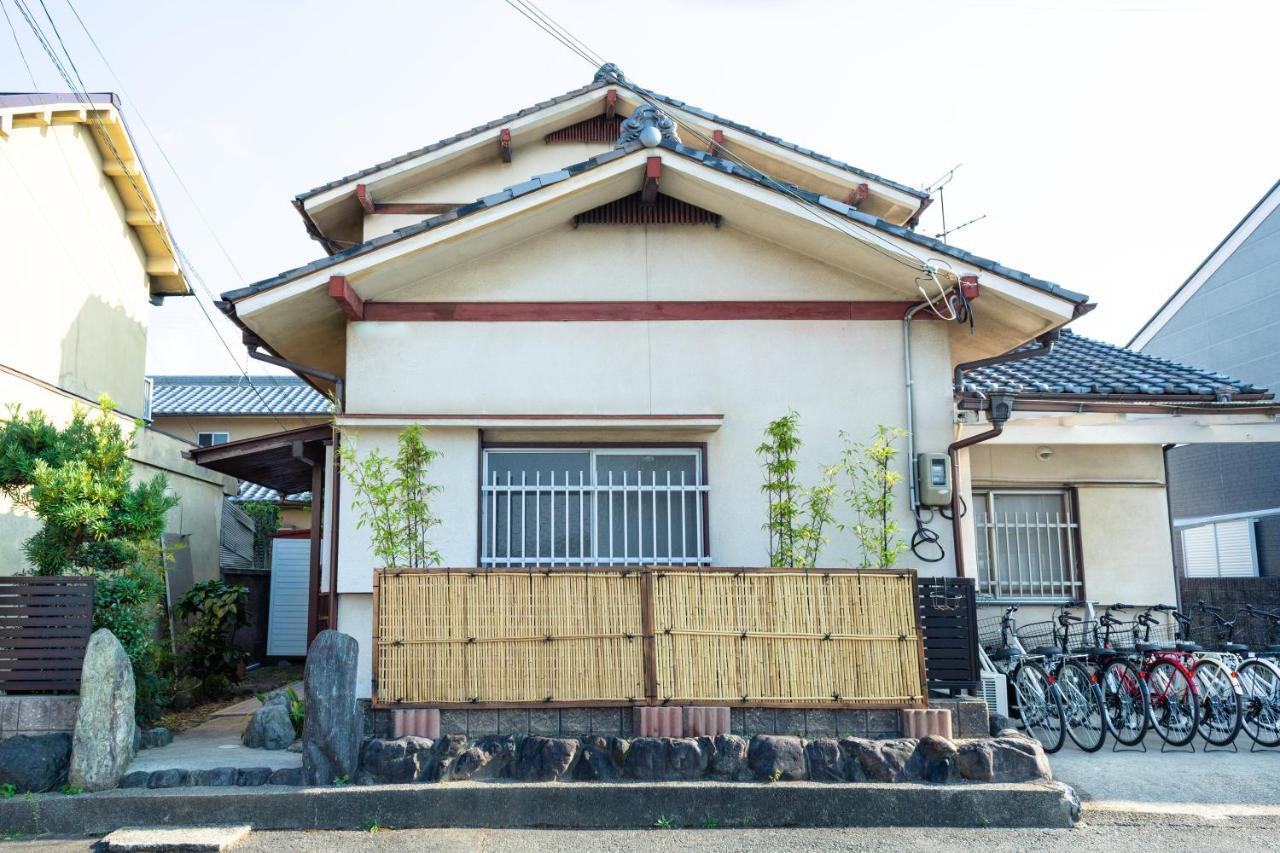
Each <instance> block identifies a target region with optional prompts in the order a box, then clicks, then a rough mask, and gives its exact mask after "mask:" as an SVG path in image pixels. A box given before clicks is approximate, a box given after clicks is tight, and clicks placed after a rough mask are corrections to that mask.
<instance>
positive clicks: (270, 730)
mask: <svg viewBox="0 0 1280 853" xmlns="http://www.w3.org/2000/svg"><path fill="white" fill-rule="evenodd" d="M295 737H296V734H295V732H294V730H293V720H292V719H290V717H289V708H288V706H286V705H281V704H279V703H270V704H264V705H263V706H262V707H261V708H259V709H258V710H256V711H254V712H253V716H252V717H250V718H249V722H248V723H246V724H245V727H244V732H243V733H242V734H241V735H240V742H241V743H243V744H244V745H245V746H247V747H249V748H250V749H288V748H289V744H291V743H293V741H294V738H295ZM143 744H144V745H145V744H146V740H145V738H144V739H143Z"/></svg>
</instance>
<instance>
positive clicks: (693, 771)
mask: <svg viewBox="0 0 1280 853" xmlns="http://www.w3.org/2000/svg"><path fill="white" fill-rule="evenodd" d="M714 751H715V747H714V743H713V741H712V740H711V738H708V737H699V738H672V739H670V740H668V741H667V768H668V772H669V773H670V776H669V778H671V779H678V780H683V781H687V780H692V779H701V778H702V777H704V776H706V775H707V767H708V765H709V764H710V761H711V753H712V752H714Z"/></svg>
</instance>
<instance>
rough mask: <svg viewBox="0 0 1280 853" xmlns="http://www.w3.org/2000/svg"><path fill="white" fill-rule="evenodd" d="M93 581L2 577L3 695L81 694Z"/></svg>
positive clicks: (0, 683) (0, 678)
mask: <svg viewBox="0 0 1280 853" xmlns="http://www.w3.org/2000/svg"><path fill="white" fill-rule="evenodd" d="M92 632H93V579H92V578H82V577H28V576H25V575H21V576H13V577H0V693H76V692H78V691H79V690H80V666H81V664H82V663H83V662H84V651H85V647H86V646H87V645H88V643H89V635H90V634H91V633H92Z"/></svg>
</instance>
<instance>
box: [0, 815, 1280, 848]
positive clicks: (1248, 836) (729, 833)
mask: <svg viewBox="0 0 1280 853" xmlns="http://www.w3.org/2000/svg"><path fill="white" fill-rule="evenodd" d="M1276 832H1277V830H1276V827H1275V821H1274V820H1273V819H1272V818H1244V819H1240V820H1231V821H1219V822H1204V821H1197V820H1192V819H1187V818H1178V817H1174V818H1164V817H1159V818H1155V819H1151V818H1148V819H1145V820H1141V819H1139V820H1129V819H1124V820H1118V821H1111V820H1109V819H1108V820H1106V821H1104V822H1097V823H1094V822H1087V823H1086V824H1083V825H1081V826H1078V827H1077V828H1076V829H1056V830H1016V829H1009V830H985V829H983V830H980V829H968V830H954V829H948V830H931V829H768V830H766V829H688V830H685V829H677V830H662V829H652V830H627V831H610V832H600V831H586V830H583V831H572V830H514V829H512V830H471V829H468V830H459V829H419V830H403V831H382V832H376V833H368V832H255V833H254V834H253V835H251V836H250V837H249V839H248V840H247V841H246V842H245V843H244V844H242V845H241V846H239V847H237V848H236V851H237V853H241V851H243V853H285V851H300V852H301V851H314V853H336V851H344V850H371V851H383V850H385V851H400V850H403V851H410V850H412V851H422V853H437V851H440V853H443V851H485V853H540V851H563V853H576V851H581V852H582V853H611V851H632V850H634V851H645V853H650V851H652V853H666V852H667V851H670V853H689V851H700V853H701V851H707V853H729V851H760V853H783V851H792V850H807V851H817V853H827V852H828V851H829V852H830V853H837V851H838V853H853V851H881V850H884V851H889V850H893V851H901V850H907V851H916V850H918V851H928V853H951V851H956V853H959V851H973V850H981V851H982V852H983V853H1013V851H1025V850H1068V849H1069V850H1071V851H1072V853H1076V851H1086V853H1092V852H1093V851H1115V852H1116V853H1132V851H1133V850H1135V849H1166V850H1177V851H1178V853H1194V851H1200V850H1251V849H1253V850H1268V849H1275V843H1274V842H1275V838H1276ZM94 843H95V842H94V840H65V839H38V840H31V841H12V842H8V843H0V851H3V853H18V851H21V853H73V851H74V853H87V851H90V850H92V848H93V844H94ZM1067 845H1070V846H1067Z"/></svg>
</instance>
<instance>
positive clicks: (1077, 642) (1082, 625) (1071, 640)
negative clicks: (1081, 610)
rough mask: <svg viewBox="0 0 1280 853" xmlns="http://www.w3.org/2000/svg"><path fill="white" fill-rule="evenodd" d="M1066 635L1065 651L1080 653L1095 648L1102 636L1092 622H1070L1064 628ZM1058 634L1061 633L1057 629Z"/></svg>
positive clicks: (1096, 624) (1095, 624) (1060, 629)
mask: <svg viewBox="0 0 1280 853" xmlns="http://www.w3.org/2000/svg"><path fill="white" fill-rule="evenodd" d="M1065 630H1066V633H1067V651H1068V652H1080V651H1088V650H1090V649H1094V648H1097V646H1098V643H1099V639H1098V638H1099V637H1101V636H1102V634H1101V631H1100V630H1099V628H1098V623H1097V622H1096V621H1093V620H1088V621H1085V622H1072V623H1070V624H1069V625H1067V627H1066V629H1065ZM1058 631H1059V633H1061V632H1062V631H1063V629H1062V628H1059V629H1058Z"/></svg>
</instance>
